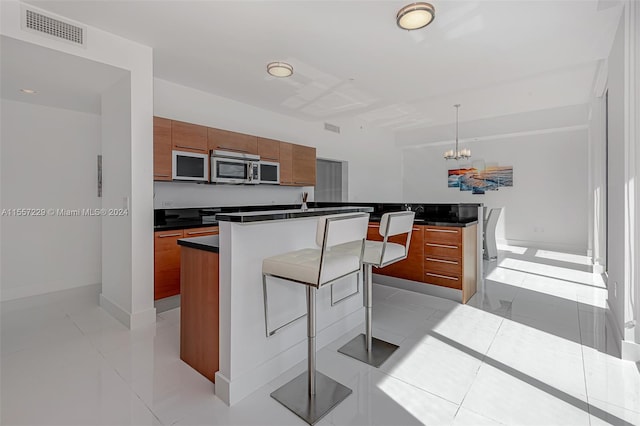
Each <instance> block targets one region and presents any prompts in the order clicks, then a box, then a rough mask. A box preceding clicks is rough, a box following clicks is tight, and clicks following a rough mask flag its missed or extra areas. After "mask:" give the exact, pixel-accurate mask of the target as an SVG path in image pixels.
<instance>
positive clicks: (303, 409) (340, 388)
mask: <svg viewBox="0 0 640 426" xmlns="http://www.w3.org/2000/svg"><path fill="white" fill-rule="evenodd" d="M368 223H369V213H348V214H340V215H333V216H325V217H322V218H320V220H319V221H318V228H317V232H316V244H318V246H320V247H321V248H320V249H317V248H308V249H302V250H296V251H292V252H289V253H283V254H280V255H277V256H273V257H268V258H266V259H264V260H263V261H262V282H263V289H265V290H266V279H267V277H277V278H281V279H285V280H289V281H292V282H295V283H298V284H303V285H305V286H307V352H308V353H307V362H308V368H307V371H306V372H305V373H302V374H300V375H299V376H298V377H296V378H294V379H293V380H291V381H290V382H288V383H286V384H285V385H283V386H281V387H280V388H279V389H277V390H275V391H274V392H272V393H271V396H272V397H273V398H275V399H276V400H277V401H278V402H279V403H281V404H282V405H284V406H285V407H287V408H288V409H289V410H291V411H293V412H294V413H295V414H296V415H297V416H298V417H300V418H301V419H303V420H304V421H306V422H307V423H309V424H314V423H316V422H317V421H318V420H320V419H321V418H322V417H324V416H325V415H326V414H327V413H328V412H329V411H331V410H332V409H333V407H335V406H336V405H338V404H339V403H340V402H342V401H343V400H344V399H345V398H346V397H347V396H349V395H350V394H351V389H349V388H348V387H346V386H344V385H342V384H340V383H338V382H337V381H335V380H333V379H331V378H330V377H327V376H325V375H324V374H322V373H319V372H316V291H317V289H319V288H320V287H323V286H325V285H327V284H331V283H333V282H335V281H337V280H339V279H341V278H344V277H347V276H349V275H353V274H357V273H359V272H360V268H362V258H363V254H364V242H365V240H366V238H367V226H368ZM349 243H351V244H350V246H351V247H353V246H359V250H352V251H344V250H338V249H336V250H331V248H333V247H335V246H337V245H341V244H349ZM268 333H269V332H268V331H267V334H268Z"/></svg>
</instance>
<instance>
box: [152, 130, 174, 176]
mask: <svg viewBox="0 0 640 426" xmlns="http://www.w3.org/2000/svg"><path fill="white" fill-rule="evenodd" d="M153 180H171V120H169V119H166V118H160V117H153Z"/></svg>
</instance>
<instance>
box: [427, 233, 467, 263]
mask: <svg viewBox="0 0 640 426" xmlns="http://www.w3.org/2000/svg"><path fill="white" fill-rule="evenodd" d="M425 234H426V233H425ZM424 256H425V257H435V258H438V259H441V258H447V259H460V258H462V246H461V245H460V244H456V243H433V242H428V241H425V243H424Z"/></svg>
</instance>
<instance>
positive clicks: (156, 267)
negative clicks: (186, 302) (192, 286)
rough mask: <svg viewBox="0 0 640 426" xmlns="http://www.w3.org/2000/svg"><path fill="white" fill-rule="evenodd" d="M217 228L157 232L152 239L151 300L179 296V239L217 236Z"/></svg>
mask: <svg viewBox="0 0 640 426" xmlns="http://www.w3.org/2000/svg"><path fill="white" fill-rule="evenodd" d="M218 229H219V228H218V227H217V226H207V227H202V228H188V229H176V230H173V231H157V232H155V233H154V238H153V246H154V247H153V249H154V250H153V299H154V300H158V299H164V298H165V297H171V296H175V295H177V294H180V246H179V245H178V240H179V239H180V238H191V237H204V236H207V235H217V234H218Z"/></svg>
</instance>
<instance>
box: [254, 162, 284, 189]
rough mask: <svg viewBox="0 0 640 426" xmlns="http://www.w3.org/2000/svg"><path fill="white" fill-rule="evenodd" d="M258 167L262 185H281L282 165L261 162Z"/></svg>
mask: <svg viewBox="0 0 640 426" xmlns="http://www.w3.org/2000/svg"><path fill="white" fill-rule="evenodd" d="M258 165H259V169H260V170H259V171H260V183H268V184H272V185H279V184H280V163H274V162H271V161H260V162H259V163H258Z"/></svg>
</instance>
